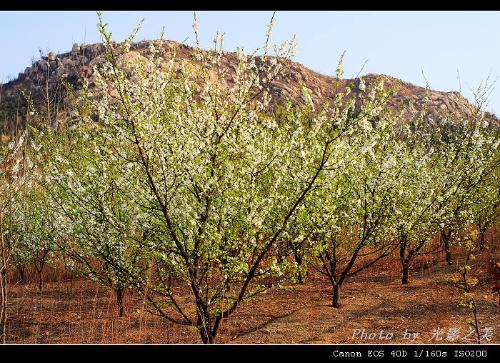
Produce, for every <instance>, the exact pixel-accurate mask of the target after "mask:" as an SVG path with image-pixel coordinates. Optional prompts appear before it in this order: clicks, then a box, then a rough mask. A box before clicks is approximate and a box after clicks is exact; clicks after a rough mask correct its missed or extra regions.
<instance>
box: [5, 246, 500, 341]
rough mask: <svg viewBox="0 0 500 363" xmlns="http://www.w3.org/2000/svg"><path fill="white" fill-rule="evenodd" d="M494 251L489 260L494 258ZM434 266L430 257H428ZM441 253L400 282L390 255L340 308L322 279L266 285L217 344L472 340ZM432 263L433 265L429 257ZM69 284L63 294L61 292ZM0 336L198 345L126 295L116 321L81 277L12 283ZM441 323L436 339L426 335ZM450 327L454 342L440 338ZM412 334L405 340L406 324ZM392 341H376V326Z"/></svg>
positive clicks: (489, 313)
mask: <svg viewBox="0 0 500 363" xmlns="http://www.w3.org/2000/svg"><path fill="white" fill-rule="evenodd" d="M491 257H492V256H491V254H490V255H489V257H488V258H485V259H484V262H483V263H482V264H481V267H480V275H479V277H480V284H479V285H478V287H477V290H476V297H477V302H478V307H479V318H480V325H481V327H483V328H484V327H491V328H493V337H492V339H491V340H490V341H486V340H484V342H485V343H500V319H498V317H499V312H500V306H499V302H498V295H494V294H493V293H492V292H491V287H492V286H493V285H494V282H493V276H492V275H491V272H489V271H488V269H487V266H488V265H487V263H488V261H489V260H490V259H491ZM494 257H495V256H494ZM436 259H437V261H439V262H435V260H436ZM442 260H443V258H442V256H441V255H434V256H433V257H432V259H430V258H421V259H420V260H419V261H418V263H417V264H416V265H415V266H414V268H413V271H412V274H411V275H410V284H409V285H407V286H403V285H401V283H400V276H399V266H398V264H397V260H394V261H393V260H391V261H389V262H384V263H383V264H380V265H379V266H376V268H374V269H370V270H367V271H366V273H364V274H362V275H359V276H355V277H353V278H351V279H350V280H347V281H346V282H345V284H344V286H343V289H342V291H341V305H342V306H341V308H340V309H334V308H333V307H331V306H330V305H329V304H330V301H331V288H330V286H329V283H328V281H327V280H325V279H323V278H321V277H320V276H318V275H315V274H313V275H312V276H311V277H310V278H309V280H308V281H307V282H306V283H305V284H303V285H295V286H293V287H290V288H288V289H275V290H271V291H270V292H269V293H267V294H264V295H261V296H259V297H257V298H255V299H254V300H252V301H250V302H247V303H244V304H242V305H241V306H240V307H239V308H238V310H237V311H236V312H235V313H234V314H233V315H232V316H231V317H230V318H229V319H228V320H226V321H225V322H224V323H223V325H222V326H221V330H220V333H219V335H218V338H217V342H218V343H375V344H376V343H413V342H414V343H460V344H463V343H474V341H466V340H463V336H464V335H465V333H466V332H467V323H466V320H467V319H468V318H470V317H471V316H472V315H471V313H470V311H468V310H467V309H466V308H462V307H459V306H458V304H457V302H458V300H459V298H460V294H461V293H460V291H458V290H457V288H455V287H453V286H450V285H449V284H448V283H446V282H445V281H444V279H445V278H446V277H447V276H451V275H452V274H453V267H452V266H446V265H445V264H444V263H443V262H441V261H442ZM433 261H434V262H433ZM70 286H71V290H70ZM9 294H10V300H9V305H8V314H9V317H8V327H7V328H8V329H7V330H8V341H9V342H11V343H198V342H199V341H200V340H199V338H198V334H197V332H196V330H194V329H193V328H190V327H183V326H178V325H175V324H171V323H168V322H166V321H165V320H164V319H162V318H161V317H157V316H154V315H152V314H150V313H148V312H147V311H143V309H142V306H143V305H142V301H141V299H140V298H139V297H138V296H136V295H133V294H131V293H128V295H127V296H126V301H125V303H126V312H125V315H126V316H125V317H123V318H117V317H116V316H115V315H116V310H115V309H116V307H115V304H114V299H113V295H112V294H111V292H110V291H109V290H108V289H106V288H103V287H102V286H98V285H96V284H94V283H91V282H87V281H80V280H77V281H73V282H72V283H70V282H57V281H55V282H47V283H46V284H45V288H44V291H43V293H39V292H38V291H37V289H36V284H35V283H27V284H24V285H19V284H16V285H11V287H10V293H9ZM436 328H441V329H443V336H442V339H443V340H439V341H438V340H435V339H432V340H431V337H432V331H433V329H436ZM449 328H460V329H461V331H460V335H459V338H457V339H456V340H453V341H447V340H446V334H447V331H448V329H449ZM355 329H365V333H367V334H370V333H376V335H377V336H376V337H375V338H374V339H372V340H368V339H360V338H359V337H358V338H355V339H353V333H354V331H355ZM406 329H407V330H408V332H412V333H419V335H418V336H417V338H416V339H415V340H414V341H410V340H404V339H403V337H402V336H403V333H404V331H405V330H406ZM382 330H383V331H384V334H387V333H389V332H392V333H393V334H394V337H393V339H390V340H384V339H380V338H379V336H378V334H379V332H380V331H382Z"/></svg>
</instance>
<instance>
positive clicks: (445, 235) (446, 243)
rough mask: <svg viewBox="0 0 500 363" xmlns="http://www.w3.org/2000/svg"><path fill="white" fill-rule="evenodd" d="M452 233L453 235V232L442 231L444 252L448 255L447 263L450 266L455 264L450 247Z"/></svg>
mask: <svg viewBox="0 0 500 363" xmlns="http://www.w3.org/2000/svg"><path fill="white" fill-rule="evenodd" d="M451 233H452V231H451V230H449V231H445V230H442V231H441V238H442V240H443V244H444V250H445V253H446V263H447V264H448V265H450V266H451V264H452V262H453V261H452V258H451V246H450V239H451Z"/></svg>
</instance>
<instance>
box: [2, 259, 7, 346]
mask: <svg viewBox="0 0 500 363" xmlns="http://www.w3.org/2000/svg"><path fill="white" fill-rule="evenodd" d="M6 267H7V266H3V267H2V272H1V273H0V289H1V295H2V301H1V306H0V329H1V331H0V336H1V337H2V343H3V344H5V341H6V339H7V268H6Z"/></svg>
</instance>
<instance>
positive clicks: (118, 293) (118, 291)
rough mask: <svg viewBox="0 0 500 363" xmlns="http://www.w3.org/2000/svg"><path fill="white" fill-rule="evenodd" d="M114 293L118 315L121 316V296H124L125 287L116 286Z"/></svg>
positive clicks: (122, 307)
mask: <svg viewBox="0 0 500 363" xmlns="http://www.w3.org/2000/svg"><path fill="white" fill-rule="evenodd" d="M115 295H116V305H117V306H118V317H120V318H121V317H123V312H124V306H123V297H124V296H125V289H124V288H118V289H116V290H115Z"/></svg>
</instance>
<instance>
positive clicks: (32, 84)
mask: <svg viewBox="0 0 500 363" xmlns="http://www.w3.org/2000/svg"><path fill="white" fill-rule="evenodd" d="M151 42H154V43H155V45H156V47H161V48H162V50H165V52H162V54H165V57H168V56H169V54H170V52H169V51H168V50H172V48H173V47H175V48H176V50H177V52H176V56H177V58H178V60H179V61H181V62H191V63H196V61H195V60H194V57H193V54H194V48H192V47H189V46H187V45H184V44H180V43H176V42H173V41H161V42H160V41H142V42H138V43H134V44H133V45H132V46H131V48H130V50H129V51H128V52H127V53H124V54H123V55H122V56H121V57H122V58H125V60H127V61H133V60H134V59H137V58H138V57H144V56H146V55H147V53H148V52H149V45H150V43H151ZM103 59H104V47H103V45H102V44H91V45H84V46H82V45H79V44H74V45H73V47H72V49H71V51H70V52H67V53H63V54H55V53H53V52H50V53H49V54H48V55H47V56H46V57H42V58H41V59H39V60H38V61H36V62H34V63H33V64H32V65H31V66H30V67H27V68H26V69H25V70H24V72H22V73H19V76H18V78H17V79H15V80H13V81H11V82H9V83H6V84H3V85H0V131H1V130H2V129H3V130H6V129H9V128H10V127H11V126H12V124H13V122H14V121H13V120H19V119H22V117H23V115H24V113H25V110H26V104H27V103H26V95H28V94H29V95H31V97H32V99H33V101H34V102H35V103H36V104H38V105H39V106H41V107H42V108H43V107H46V105H48V107H57V105H61V104H63V103H64V101H65V92H64V87H63V86H62V85H63V82H67V83H69V84H70V85H71V86H72V87H73V88H74V89H75V90H78V89H80V88H81V87H82V84H83V82H84V80H85V79H87V80H88V81H89V82H90V83H92V82H93V67H94V66H95V65H97V66H98V65H99V64H100V63H101V62H102V61H103ZM223 64H224V66H226V67H228V68H229V69H230V70H231V69H235V65H236V64H237V58H236V54H235V53H232V52H224V54H223ZM287 66H288V67H287V69H286V71H285V73H284V75H283V77H281V78H280V79H277V80H275V81H274V82H273V83H272V85H271V94H272V97H273V99H274V100H275V101H277V102H279V101H280V100H282V99H283V98H285V97H288V98H291V99H292V100H293V101H294V102H300V101H301V97H302V91H301V85H302V84H305V85H306V86H307V87H308V88H309V89H311V90H312V92H313V95H312V97H313V100H314V101H316V102H319V101H321V100H323V99H325V98H328V97H332V96H334V95H335V93H336V92H338V91H339V90H340V89H343V88H344V87H347V86H348V85H350V86H351V87H352V89H353V91H354V92H357V91H359V89H358V88H357V87H358V86H359V84H360V81H359V79H343V80H341V81H340V83H337V84H336V83H335V82H334V81H335V79H334V78H333V77H330V76H326V75H323V74H320V73H318V72H314V71H312V70H310V69H308V68H306V67H304V66H303V65H301V64H299V63H295V62H288V64H287ZM228 73H229V74H230V73H231V72H228ZM363 79H364V82H365V84H366V87H367V88H368V89H369V88H370V87H371V86H372V85H374V84H376V83H378V82H379V81H380V80H381V79H383V81H384V86H395V87H396V89H397V93H396V95H395V97H394V98H393V99H392V101H391V104H392V105H393V106H394V107H398V106H401V105H408V104H409V103H410V101H413V104H414V106H415V108H416V109H420V108H421V107H422V105H423V103H424V96H425V88H423V87H419V86H415V85H413V84H410V83H407V82H404V81H402V80H399V79H396V78H393V77H390V76H386V75H377V74H368V75H365V76H363ZM47 94H48V95H49V97H50V98H49V100H47V96H46V95H47ZM429 98H430V107H429V113H430V116H431V117H435V116H436V115H439V114H441V113H443V112H451V113H452V114H457V115H459V114H460V115H464V114H465V115H467V114H471V113H473V112H474V111H475V106H474V105H472V104H471V103H470V102H469V101H468V100H467V99H466V98H464V97H463V96H462V95H461V94H460V93H458V92H439V91H430V92H429ZM486 117H487V118H490V119H491V120H494V122H495V123H498V119H497V118H496V116H495V115H492V114H486Z"/></svg>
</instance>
